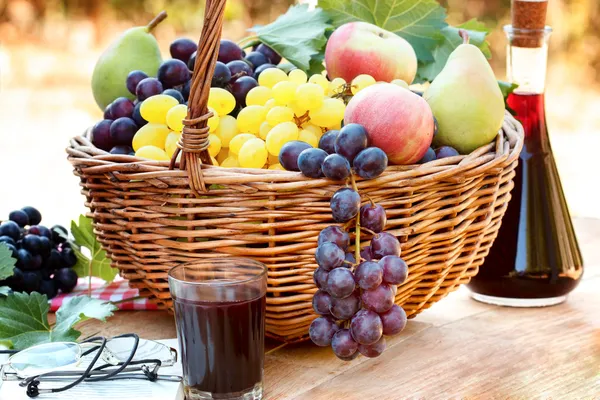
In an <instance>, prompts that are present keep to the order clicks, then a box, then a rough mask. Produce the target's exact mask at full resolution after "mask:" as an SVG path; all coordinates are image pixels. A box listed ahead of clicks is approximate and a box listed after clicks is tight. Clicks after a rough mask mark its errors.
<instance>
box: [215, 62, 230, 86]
mask: <svg viewBox="0 0 600 400" xmlns="http://www.w3.org/2000/svg"><path fill="white" fill-rule="evenodd" d="M230 81H231V71H230V70H229V67H228V66H227V65H225V64H223V63H222V62H220V61H217V63H216V64H215V71H214V73H213V77H212V81H211V86H212V87H220V88H224V87H226V86H227V85H228V84H229V82H230Z"/></svg>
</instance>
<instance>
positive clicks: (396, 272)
mask: <svg viewBox="0 0 600 400" xmlns="http://www.w3.org/2000/svg"><path fill="white" fill-rule="evenodd" d="M379 265H381V267H382V269H383V281H384V282H385V283H389V284H392V285H400V284H402V283H404V281H406V278H407V277H408V266H407V265H406V262H404V260H403V259H401V258H400V257H396V256H385V257H383V258H382V259H381V260H379Z"/></svg>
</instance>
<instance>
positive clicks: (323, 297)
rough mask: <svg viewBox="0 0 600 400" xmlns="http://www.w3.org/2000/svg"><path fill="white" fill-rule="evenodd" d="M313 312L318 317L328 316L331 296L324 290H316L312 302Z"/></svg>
mask: <svg viewBox="0 0 600 400" xmlns="http://www.w3.org/2000/svg"><path fill="white" fill-rule="evenodd" d="M312 305H313V310H315V312H316V313H317V314H319V315H330V312H329V308H330V307H331V296H330V295H329V293H327V292H326V291H324V290H317V293H315V294H314V296H313V300H312Z"/></svg>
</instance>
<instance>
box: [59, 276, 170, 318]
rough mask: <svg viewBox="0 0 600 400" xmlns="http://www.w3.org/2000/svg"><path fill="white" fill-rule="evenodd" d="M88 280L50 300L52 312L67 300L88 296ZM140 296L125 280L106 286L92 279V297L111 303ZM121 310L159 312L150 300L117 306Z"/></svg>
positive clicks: (83, 279)
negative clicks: (69, 291)
mask: <svg viewBox="0 0 600 400" xmlns="http://www.w3.org/2000/svg"><path fill="white" fill-rule="evenodd" d="M88 285H89V280H88V278H81V279H79V281H77V286H75V289H74V290H73V291H72V292H71V293H67V294H63V293H61V294H59V295H58V296H56V297H55V298H53V299H52V300H50V311H56V310H58V308H59V307H60V306H61V305H62V304H63V302H64V301H65V300H67V301H68V299H70V298H72V297H75V296H81V295H85V296H87V295H88ZM137 296H139V291H138V290H137V289H132V288H130V287H129V285H128V284H127V281H126V280H125V279H123V278H119V277H118V278H117V279H115V280H114V281H113V282H112V283H109V284H106V283H105V282H104V281H103V280H102V279H97V278H92V297H94V298H97V299H103V300H109V301H121V300H124V299H131V298H134V297H137ZM117 307H119V309H120V310H157V309H158V308H157V307H156V304H154V303H151V302H150V301H149V300H148V299H145V298H143V299H135V300H132V301H126V302H123V303H119V304H117Z"/></svg>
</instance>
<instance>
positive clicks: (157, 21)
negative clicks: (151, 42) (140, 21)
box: [146, 11, 167, 32]
mask: <svg viewBox="0 0 600 400" xmlns="http://www.w3.org/2000/svg"><path fill="white" fill-rule="evenodd" d="M166 18H167V12H166V11H161V12H160V13H159V14H158V15H157V16H156V17H154V19H153V20H152V21H150V23H149V24H148V25H146V29H148V32H152V30H153V29H154V28H156V26H157V25H158V24H160V23H161V22H163V21H164V20H165V19H166Z"/></svg>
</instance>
